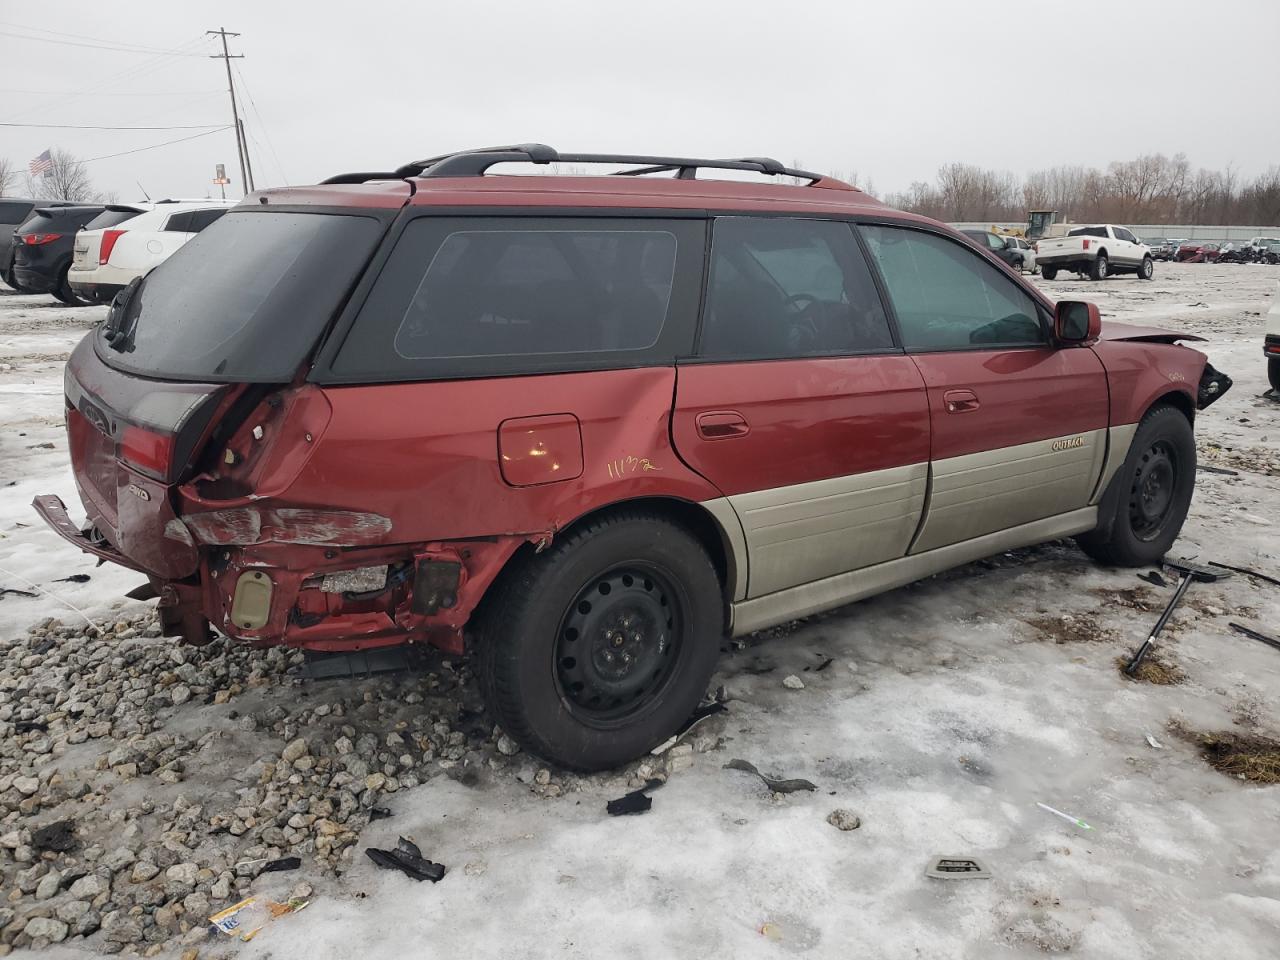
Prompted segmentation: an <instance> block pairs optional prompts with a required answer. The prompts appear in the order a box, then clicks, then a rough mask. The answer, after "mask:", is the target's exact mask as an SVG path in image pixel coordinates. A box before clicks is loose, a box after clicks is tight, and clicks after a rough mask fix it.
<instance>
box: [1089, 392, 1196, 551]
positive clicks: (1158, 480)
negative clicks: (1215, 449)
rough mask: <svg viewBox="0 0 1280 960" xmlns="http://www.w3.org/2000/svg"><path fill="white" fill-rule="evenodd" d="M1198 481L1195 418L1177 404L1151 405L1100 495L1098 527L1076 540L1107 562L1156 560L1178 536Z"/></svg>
mask: <svg viewBox="0 0 1280 960" xmlns="http://www.w3.org/2000/svg"><path fill="white" fill-rule="evenodd" d="M1195 481H1196V441H1195V434H1194V432H1193V431H1192V429H1191V422H1190V421H1189V420H1188V419H1187V417H1186V415H1185V414H1183V412H1182V411H1181V410H1178V409H1177V408H1175V407H1171V406H1167V405H1161V406H1157V407H1153V408H1152V409H1151V410H1149V411H1147V414H1146V415H1145V416H1144V417H1143V418H1142V421H1141V422H1140V423H1139V424H1138V429H1137V431H1136V432H1135V433H1134V436H1133V443H1132V445H1131V446H1130V447H1129V453H1128V456H1126V457H1125V461H1124V463H1123V464H1121V466H1120V469H1119V470H1118V471H1117V472H1116V476H1115V477H1114V478H1113V480H1112V482H1111V485H1110V486H1109V487H1108V490H1107V493H1106V495H1105V496H1104V497H1103V499H1102V506H1101V507H1100V509H1099V517H1098V521H1099V522H1098V528H1097V529H1096V530H1093V531H1092V532H1090V533H1086V534H1081V535H1080V536H1078V537H1077V538H1076V542H1077V543H1079V544H1080V547H1081V549H1083V550H1084V552H1085V553H1087V554H1088V555H1089V556H1091V557H1093V558H1094V559H1095V560H1097V561H1099V562H1100V563H1104V564H1107V565H1108V566H1117V567H1141V566H1147V565H1150V564H1153V563H1156V562H1157V561H1158V560H1159V559H1160V558H1161V557H1163V556H1164V555H1165V554H1166V553H1168V552H1169V548H1170V547H1172V546H1173V542H1174V541H1175V540H1177V539H1178V534H1179V533H1180V532H1181V530H1182V524H1183V522H1184V521H1185V520H1186V519H1187V510H1188V509H1189V508H1190V506H1191V495H1192V494H1193V493H1194V492H1195ZM1104 510H1105V511H1107V512H1108V515H1107V516H1105V517H1104V516H1103V515H1102V513H1103V511H1104Z"/></svg>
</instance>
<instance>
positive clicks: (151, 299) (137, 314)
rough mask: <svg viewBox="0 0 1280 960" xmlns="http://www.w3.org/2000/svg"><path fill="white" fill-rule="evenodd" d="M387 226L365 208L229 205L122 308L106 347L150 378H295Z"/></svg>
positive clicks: (110, 355) (102, 336)
mask: <svg viewBox="0 0 1280 960" xmlns="http://www.w3.org/2000/svg"><path fill="white" fill-rule="evenodd" d="M171 219H172V218H171ZM382 232H383V227H382V224H381V223H379V221H378V220H376V219H374V218H373V217H365V216H347V215H338V214H318V213H315V214H313V213H276V212H261V213H259V212H250V211H245V212H241V213H229V214H228V215H227V216H225V217H223V218H222V219H221V220H219V221H218V222H217V223H215V224H213V225H212V226H210V227H209V229H207V230H205V231H204V232H202V233H201V234H199V235H198V236H196V237H193V238H192V240H191V241H190V242H189V243H186V244H184V245H183V246H182V247H181V248H180V249H179V250H178V251H177V252H176V253H175V254H174V255H173V256H171V257H170V258H169V259H168V260H166V261H165V262H164V263H162V264H160V266H158V267H156V269H155V270H153V271H152V272H151V273H149V274H147V277H146V279H145V280H144V281H143V283H142V285H141V287H139V288H138V291H137V293H136V294H135V295H134V296H133V298H132V299H131V300H130V301H129V305H128V307H127V309H126V310H124V311H122V312H119V311H117V310H116V309H113V311H112V314H111V315H110V317H109V318H108V322H107V323H105V324H102V325H101V326H100V327H99V330H98V333H97V341H96V344H97V349H98V355H99V356H100V357H102V359H103V360H104V361H105V362H106V363H107V364H109V365H111V366H114V367H117V368H119V369H121V370H126V371H128V372H130V373H138V374H141V375H143V376H149V377H158V378H163V379H172V380H197V381H201V380H202V381H211V382H228V381H253V382H261V383H281V382H286V381H288V380H290V379H291V378H292V377H293V375H294V373H295V371H296V370H297V369H298V366H299V365H300V364H301V363H302V361H303V360H304V359H305V358H306V356H307V355H308V354H309V353H310V351H311V350H312V348H313V347H314V346H315V342H316V339H317V338H318V337H319V336H320V333H321V331H322V330H323V329H324V328H325V326H326V325H327V324H328V322H329V320H330V319H331V318H332V317H333V315H334V314H335V312H336V311H337V310H338V309H339V308H340V307H341V306H342V304H343V302H344V301H345V299H346V297H347V295H348V292H349V290H350V289H351V287H352V286H353V284H354V283H355V280H356V278H357V276H358V275H359V273H360V271H361V269H362V268H363V267H364V265H365V263H366V262H367V261H368V259H369V257H370V255H371V254H372V252H373V249H374V246H375V245H376V244H377V242H378V239H379V238H380V237H381V235H382ZM117 328H118V329H119V331H120V333H119V335H118V336H116V337H115V339H114V340H111V341H108V340H107V333H108V331H109V330H114V329H117Z"/></svg>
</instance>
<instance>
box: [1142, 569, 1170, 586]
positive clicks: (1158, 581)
mask: <svg viewBox="0 0 1280 960" xmlns="http://www.w3.org/2000/svg"><path fill="white" fill-rule="evenodd" d="M1138 579H1139V580H1145V581H1146V582H1147V583H1149V584H1151V585H1152V586H1153V587H1167V586H1168V585H1169V581H1168V580H1166V579H1165V578H1164V577H1162V576H1160V571H1159V570H1152V571H1151V572H1150V573H1140V574H1138Z"/></svg>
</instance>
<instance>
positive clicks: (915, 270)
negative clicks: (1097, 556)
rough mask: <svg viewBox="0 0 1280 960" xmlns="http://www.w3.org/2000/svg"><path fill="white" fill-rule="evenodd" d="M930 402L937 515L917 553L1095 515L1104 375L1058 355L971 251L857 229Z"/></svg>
mask: <svg viewBox="0 0 1280 960" xmlns="http://www.w3.org/2000/svg"><path fill="white" fill-rule="evenodd" d="M859 229H860V230H861V231H862V233H863V236H864V237H865V238H866V241H867V245H868V248H869V249H870V250H871V253H872V258H873V260H875V262H876V264H877V265H878V267H879V270H880V273H881V276H882V278H883V280H884V284H885V287H886V289H887V291H888V293H889V297H890V300H891V301H892V304H893V308H894V313H895V315H896V317H897V321H898V327H899V332H900V335H901V337H902V340H903V343H904V345H905V346H906V349H907V352H908V354H909V355H910V357H911V359H912V360H913V361H914V362H915V364H916V366H917V368H918V369H919V371H920V374H921V376H922V377H923V378H924V381H925V384H926V387H927V390H928V397H929V422H930V425H931V427H932V442H931V448H930V465H931V466H930V493H929V504H928V508H927V511H926V515H925V518H924V522H923V524H922V525H921V528H920V532H919V534H918V535H917V536H916V538H915V541H914V542H913V543H912V545H911V548H910V552H911V553H921V552H924V551H926V550H931V549H933V548H935V547H941V546H945V545H947V544H950V543H957V542H960V541H962V540H970V539H973V538H974V537H980V536H982V535H984V534H988V533H992V532H995V531H997V530H1003V529H1007V528H1010V527H1016V526H1019V525H1021V524H1024V523H1030V522H1032V521H1034V520H1040V519H1043V518H1045V517H1051V516H1055V515H1057V514H1062V513H1069V512H1070V511H1072V510H1078V509H1081V508H1083V507H1086V506H1087V505H1088V504H1089V501H1090V499H1091V498H1092V496H1093V493H1094V490H1095V488H1096V486H1097V482H1098V478H1099V476H1100V474H1101V471H1102V465H1103V461H1104V459H1105V457H1106V452H1107V424H1108V403H1109V401H1108V394H1107V380H1106V373H1105V371H1104V369H1103V366H1102V362H1101V361H1100V360H1099V359H1098V357H1097V355H1096V354H1095V353H1094V352H1093V351H1092V350H1091V349H1089V348H1087V347H1064V348H1056V347H1054V346H1052V345H1051V344H1050V342H1049V337H1048V330H1047V318H1045V317H1043V316H1042V314H1043V310H1042V309H1041V308H1039V307H1038V306H1037V305H1036V303H1035V301H1034V300H1033V299H1032V298H1031V296H1029V295H1028V294H1027V293H1026V292H1025V291H1024V290H1022V289H1021V288H1020V287H1019V285H1018V284H1017V283H1015V282H1014V281H1013V280H1012V279H1011V278H1009V277H1007V276H1005V275H1004V274H1003V273H1002V272H1001V271H1000V270H998V269H997V268H996V267H994V266H993V265H991V264H990V263H988V262H987V261H986V260H984V259H983V258H982V257H980V256H978V255H976V254H975V253H973V252H972V251H970V250H969V249H967V248H966V247H965V246H964V245H963V244H961V243H959V242H956V241H954V240H952V239H951V238H949V237H945V236H942V235H939V234H934V233H930V232H927V231H923V230H916V229H908V228H905V227H894V226H864V227H861V228H859Z"/></svg>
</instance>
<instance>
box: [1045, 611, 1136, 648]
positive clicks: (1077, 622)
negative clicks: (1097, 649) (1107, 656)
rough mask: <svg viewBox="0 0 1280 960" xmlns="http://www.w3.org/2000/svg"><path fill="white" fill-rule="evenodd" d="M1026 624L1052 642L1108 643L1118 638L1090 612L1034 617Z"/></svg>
mask: <svg viewBox="0 0 1280 960" xmlns="http://www.w3.org/2000/svg"><path fill="white" fill-rule="evenodd" d="M1027 625H1028V626H1031V627H1034V628H1035V629H1036V630H1037V631H1038V632H1039V633H1040V634H1042V635H1043V636H1044V637H1045V638H1047V639H1049V640H1052V641H1053V642H1054V643H1109V642H1112V641H1115V640H1118V639H1119V635H1118V634H1117V633H1116V632H1115V631H1114V630H1109V629H1107V628H1106V627H1104V626H1103V625H1102V624H1101V623H1100V622H1099V621H1098V618H1097V617H1095V616H1094V615H1093V614H1091V613H1064V614H1061V615H1059V616H1045V617H1035V618H1033V619H1031V620H1028V621H1027Z"/></svg>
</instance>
